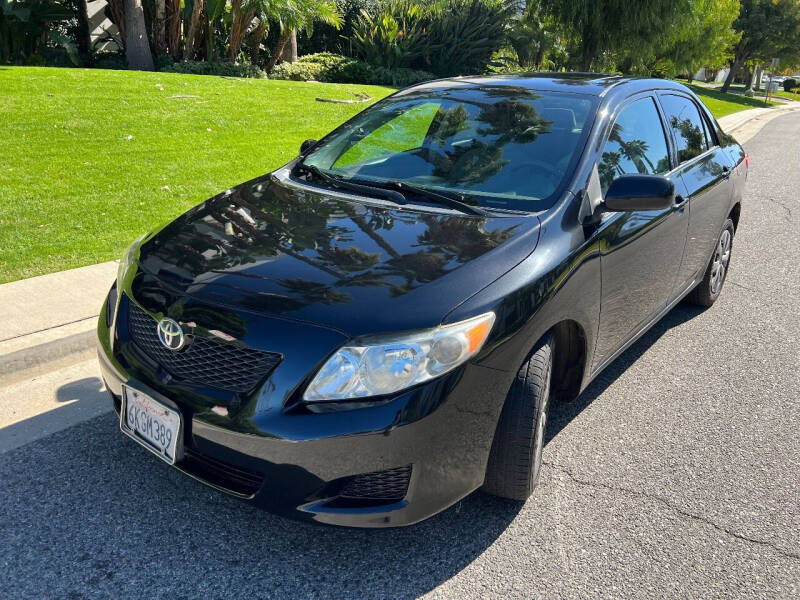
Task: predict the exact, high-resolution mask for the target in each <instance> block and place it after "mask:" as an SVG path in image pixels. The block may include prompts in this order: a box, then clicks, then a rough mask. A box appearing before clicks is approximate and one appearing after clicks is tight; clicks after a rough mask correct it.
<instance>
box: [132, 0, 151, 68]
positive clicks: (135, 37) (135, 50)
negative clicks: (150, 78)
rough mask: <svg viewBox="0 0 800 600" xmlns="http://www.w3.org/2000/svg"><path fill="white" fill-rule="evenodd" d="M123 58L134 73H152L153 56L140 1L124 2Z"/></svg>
mask: <svg viewBox="0 0 800 600" xmlns="http://www.w3.org/2000/svg"><path fill="white" fill-rule="evenodd" d="M125 58H126V59H127V61H128V66H129V67H130V68H131V69H134V70H136V71H152V70H153V55H152V54H151V53H150V41H149V40H148V39H147V28H146V27H145V24H144V9H143V8H142V0H125Z"/></svg>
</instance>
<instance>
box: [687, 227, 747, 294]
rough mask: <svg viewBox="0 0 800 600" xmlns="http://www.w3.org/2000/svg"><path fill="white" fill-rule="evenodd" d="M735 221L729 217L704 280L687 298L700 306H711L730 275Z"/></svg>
mask: <svg viewBox="0 0 800 600" xmlns="http://www.w3.org/2000/svg"><path fill="white" fill-rule="evenodd" d="M734 231H735V230H734V227H733V221H731V220H730V219H728V220H727V221H725V226H724V227H723V229H722V233H720V234H719V238H718V239H717V245H716V247H715V248H714V254H713V255H712V256H711V260H710V261H709V263H708V267H707V268H706V273H705V276H704V277H703V280H702V281H701V282H700V283H699V284H698V285H697V287H696V288H694V289H693V290H692V291H691V293H690V294H689V295H688V296H687V297H686V299H687V300H688V301H689V302H691V303H692V304H699V305H700V306H711V305H712V304H714V302H716V301H717V298H719V295H720V293H721V292H722V286H723V285H724V284H725V277H727V275H728V266H729V265H730V261H731V251H732V250H733V233H734Z"/></svg>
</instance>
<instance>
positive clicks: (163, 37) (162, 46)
mask: <svg viewBox="0 0 800 600" xmlns="http://www.w3.org/2000/svg"><path fill="white" fill-rule="evenodd" d="M153 46H155V48H154V50H155V51H156V53H157V54H166V53H167V4H166V0H155V14H154V15H153Z"/></svg>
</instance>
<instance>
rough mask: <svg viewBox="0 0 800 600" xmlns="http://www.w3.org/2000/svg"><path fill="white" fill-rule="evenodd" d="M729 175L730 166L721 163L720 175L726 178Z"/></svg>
mask: <svg viewBox="0 0 800 600" xmlns="http://www.w3.org/2000/svg"><path fill="white" fill-rule="evenodd" d="M730 176H731V168H730V167H729V166H728V165H722V177H723V178H725V179H727V178H728V177H730Z"/></svg>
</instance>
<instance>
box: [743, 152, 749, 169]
mask: <svg viewBox="0 0 800 600" xmlns="http://www.w3.org/2000/svg"><path fill="white" fill-rule="evenodd" d="M744 166H745V168H746V169H749V168H750V155H749V154H745V155H744Z"/></svg>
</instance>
